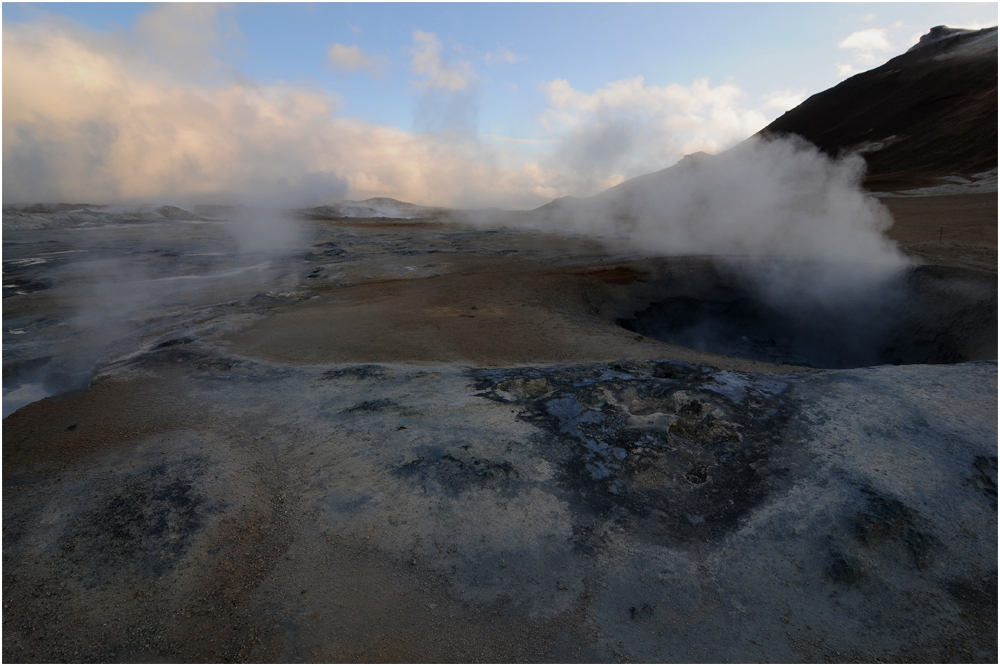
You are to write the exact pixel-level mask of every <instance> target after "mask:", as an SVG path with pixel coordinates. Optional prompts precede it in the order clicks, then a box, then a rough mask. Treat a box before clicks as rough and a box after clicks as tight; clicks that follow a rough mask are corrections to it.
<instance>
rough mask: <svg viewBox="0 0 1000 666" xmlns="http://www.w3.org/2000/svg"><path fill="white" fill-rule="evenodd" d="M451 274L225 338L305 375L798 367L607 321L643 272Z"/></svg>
mask: <svg viewBox="0 0 1000 666" xmlns="http://www.w3.org/2000/svg"><path fill="white" fill-rule="evenodd" d="M454 270H455V272H454V273H452V274H450V275H442V276H439V277H435V278H425V279H414V280H376V281H371V282H365V283H362V284H358V285H355V286H352V287H346V288H344V287H341V288H337V289H335V290H334V291H332V292H331V293H329V294H328V295H325V296H321V297H320V298H319V299H316V300H315V301H313V302H312V303H311V304H307V305H299V306H296V307H294V308H291V309H278V310H274V311H273V316H271V317H269V318H267V319H265V320H263V321H260V322H259V323H256V324H254V325H253V326H251V327H249V328H247V329H244V330H242V331H239V332H237V333H235V334H232V335H229V336H227V337H226V338H225V340H226V341H227V342H228V343H230V344H231V345H232V350H233V351H235V352H237V353H239V354H245V355H247V356H253V357H257V358H263V359H266V360H269V361H276V362H280V363H292V364H297V365H302V364H306V365H309V364H326V363H349V362H373V363H449V362H456V363H468V364H472V365H477V366H480V367H504V366H511V365H522V364H544V363H577V362H584V361H612V360H616V359H621V358H649V359H652V358H671V359H676V360H682V361H689V362H693V363H708V364H710V365H713V366H716V367H720V368H729V369H734V370H742V371H746V372H788V371H790V370H794V369H795V368H794V367H793V366H779V365H775V364H769V363H762V362H758V361H752V360H746V359H738V358H731V357H727V356H721V355H718V354H710V353H706V352H699V351H696V350H691V349H686V348H683V347H678V346H675V345H669V344H666V343H663V342H659V341H656V340H652V339H650V338H646V337H643V336H641V335H636V334H635V333H632V332H630V331H628V330H625V329H623V328H621V327H620V326H618V325H616V324H615V323H614V321H613V318H611V317H608V316H601V313H600V312H598V309H599V307H600V304H601V303H602V302H604V301H607V300H624V301H627V300H628V291H627V286H626V285H628V284H630V283H633V282H635V279H636V278H635V276H636V275H638V273H637V271H636V270H635V268H629V267H625V266H617V267H614V268H610V269H606V268H604V267H602V266H598V267H593V266H591V267H587V268H577V267H573V268H556V269H549V268H545V267H542V266H539V265H538V264H537V263H535V262H533V261H519V262H517V261H515V262H512V261H511V260H510V259H499V260H497V259H466V260H464V261H461V263H460V264H458V265H456V266H454ZM622 314H631V313H630V312H628V313H625V312H623V313H622Z"/></svg>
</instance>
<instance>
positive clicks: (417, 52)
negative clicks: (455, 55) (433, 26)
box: [410, 30, 476, 92]
mask: <svg viewBox="0 0 1000 666" xmlns="http://www.w3.org/2000/svg"><path fill="white" fill-rule="evenodd" d="M411 53H412V55H413V60H412V61H411V64H410V66H411V68H412V70H413V73H414V74H417V75H418V76H420V77H423V79H422V80H421V81H420V82H418V84H417V85H418V86H419V87H421V88H428V89H438V90H447V91H449V92H458V91H460V90H465V89H467V88H468V87H469V85H470V84H471V83H472V81H473V80H474V79H475V77H476V74H475V70H474V69H473V67H472V63H470V62H468V61H466V60H460V61H458V62H448V61H447V60H445V58H444V57H443V56H442V55H441V41H440V40H439V39H438V38H437V35H435V34H434V33H431V32H424V31H422V30H414V31H413V49H412V51H411Z"/></svg>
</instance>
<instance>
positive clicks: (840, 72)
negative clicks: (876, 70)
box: [836, 62, 864, 79]
mask: <svg viewBox="0 0 1000 666" xmlns="http://www.w3.org/2000/svg"><path fill="white" fill-rule="evenodd" d="M836 67H837V76H839V77H840V78H842V79H846V78H847V77H849V76H854V75H855V74H859V73H861V72H862V71H864V70H861V69H858V68H857V67H855V66H854V65H852V64H850V63H847V64H844V63H842V62H838V63H836Z"/></svg>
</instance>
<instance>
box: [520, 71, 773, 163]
mask: <svg viewBox="0 0 1000 666" xmlns="http://www.w3.org/2000/svg"><path fill="white" fill-rule="evenodd" d="M542 89H543V92H544V93H545V94H546V96H547V97H548V99H549V104H550V108H548V109H547V110H545V111H544V112H543V113H542V115H541V116H540V117H539V121H540V122H541V123H542V125H543V126H544V127H545V128H546V129H547V130H548V131H550V132H551V133H553V134H556V135H558V136H559V138H560V145H559V150H557V152H556V159H557V160H558V161H562V162H565V163H566V164H568V165H569V166H570V167H571V168H574V169H576V170H579V171H581V172H582V173H594V174H599V173H604V174H620V175H624V176H626V177H631V176H636V175H640V174H642V173H647V172H649V171H653V170H656V169H662V168H664V167H666V166H669V165H671V164H673V163H674V162H676V161H677V160H678V159H680V158H681V157H683V156H684V155H686V154H689V153H694V152H698V151H704V152H709V153H716V152H719V151H721V150H724V149H726V148H728V147H730V146H732V145H734V144H735V143H737V142H739V141H742V140H743V139H745V138H746V137H748V136H750V135H751V134H753V133H754V132H756V131H757V130H759V129H761V128H762V127H764V125H766V124H767V117H768V115H767V114H766V113H765V112H766V111H769V110H770V109H771V108H772V106H769V105H765V107H764V108H762V109H752V108H746V107H743V106H741V105H740V103H739V100H740V98H741V97H742V96H743V92H742V91H741V90H740V88H739V87H738V86H736V85H735V84H732V83H723V84H721V85H718V86H714V87H713V86H711V85H709V82H708V80H707V79H698V80H695V81H694V82H693V83H692V84H691V85H690V86H682V85H679V84H670V85H667V86H655V85H647V84H646V83H645V80H644V79H643V77H641V76H637V77H634V78H631V79H622V80H619V81H614V82H612V83H610V84H608V85H607V86H605V87H604V88H601V89H599V90H596V91H595V92H594V93H592V94H588V93H584V92H581V91H579V90H575V89H574V88H573V87H572V86H571V85H570V84H569V82H568V81H565V80H563V79H556V80H554V81H550V82H549V83H547V84H545V85H544V86H543V88H542ZM772 115H773V114H772Z"/></svg>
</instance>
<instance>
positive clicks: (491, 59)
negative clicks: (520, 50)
mask: <svg viewBox="0 0 1000 666" xmlns="http://www.w3.org/2000/svg"><path fill="white" fill-rule="evenodd" d="M483 60H485V61H486V62H488V63H489V64H491V65H493V64H498V63H504V64H508V65H513V64H514V63H516V62H521V61H523V60H527V57H525V56H520V55H517V54H516V53H514V52H513V51H511V50H510V49H509V48H507V47H506V46H503V47H501V48H499V49H497V50H496V51H490V52H489V53H487V54H486V55H485V56H483Z"/></svg>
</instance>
